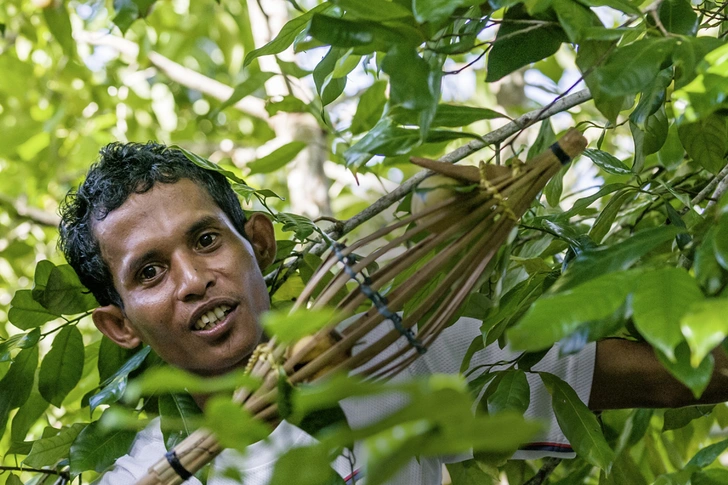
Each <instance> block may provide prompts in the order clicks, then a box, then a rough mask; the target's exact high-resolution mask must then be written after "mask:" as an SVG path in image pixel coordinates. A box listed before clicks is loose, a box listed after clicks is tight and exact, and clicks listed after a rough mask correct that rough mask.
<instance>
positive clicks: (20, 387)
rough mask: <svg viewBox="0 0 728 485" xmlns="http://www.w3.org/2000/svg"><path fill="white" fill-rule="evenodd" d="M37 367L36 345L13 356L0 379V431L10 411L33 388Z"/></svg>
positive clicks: (23, 402)
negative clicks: (5, 372) (11, 361)
mask: <svg viewBox="0 0 728 485" xmlns="http://www.w3.org/2000/svg"><path fill="white" fill-rule="evenodd" d="M36 367H38V347H37V346H33V347H30V348H28V349H23V350H21V351H20V352H18V355H16V356H15V361H14V362H13V363H12V364H11V365H10V369H9V370H8V372H7V374H5V376H4V377H3V378H2V380H0V396H2V397H3V398H2V399H0V433H4V432H5V425H7V422H8V415H9V414H10V411H11V410H13V409H15V408H17V407H20V406H22V405H23V404H25V402H26V401H27V400H28V397H29V396H30V391H31V390H32V389H33V380H34V379H35V369H36Z"/></svg>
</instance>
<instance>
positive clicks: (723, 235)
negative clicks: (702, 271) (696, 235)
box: [712, 214, 728, 270]
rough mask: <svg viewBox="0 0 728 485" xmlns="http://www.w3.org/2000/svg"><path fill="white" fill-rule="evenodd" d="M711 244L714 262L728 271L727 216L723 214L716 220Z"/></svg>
mask: <svg viewBox="0 0 728 485" xmlns="http://www.w3.org/2000/svg"><path fill="white" fill-rule="evenodd" d="M712 242H713V244H712V246H713V251H714V254H715V260H716V261H717V262H718V264H720V265H721V266H722V267H723V269H726V270H728V214H723V215H721V216H720V219H718V227H717V228H716V229H715V236H714V237H713V241H712Z"/></svg>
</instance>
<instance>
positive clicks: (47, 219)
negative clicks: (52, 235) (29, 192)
mask: <svg viewBox="0 0 728 485" xmlns="http://www.w3.org/2000/svg"><path fill="white" fill-rule="evenodd" d="M0 204H2V205H4V206H6V207H7V208H8V209H10V210H11V211H13V212H14V213H15V214H17V215H18V216H19V217H23V218H25V219H28V220H30V221H33V222H35V223H36V224H38V225H41V226H49V227H58V224H59V223H60V222H61V218H60V217H58V216H57V215H56V214H53V213H50V212H46V211H44V210H42V209H38V208H37V207H29V206H28V204H27V202H26V201H25V200H24V199H11V198H10V197H8V196H6V195H3V194H0Z"/></svg>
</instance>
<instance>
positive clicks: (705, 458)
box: [687, 440, 728, 468]
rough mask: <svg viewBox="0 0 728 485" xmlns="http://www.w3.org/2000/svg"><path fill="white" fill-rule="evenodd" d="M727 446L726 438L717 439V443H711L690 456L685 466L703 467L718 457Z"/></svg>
mask: <svg viewBox="0 0 728 485" xmlns="http://www.w3.org/2000/svg"><path fill="white" fill-rule="evenodd" d="M727 448H728V440H723V441H719V442H718V443H713V444H712V445H708V446H706V447H705V448H703V449H702V450H700V451H698V452H697V453H695V455H694V456H693V457H692V458H690V461H689V462H688V464H687V466H691V465H692V466H696V467H698V468H705V467H706V466H708V465H710V464H711V463H713V462H714V461H715V459H716V458H718V457H719V456H720V455H721V454H723V452H724V451H725V450H726V449H727Z"/></svg>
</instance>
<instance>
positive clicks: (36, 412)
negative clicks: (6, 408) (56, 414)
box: [10, 389, 48, 443]
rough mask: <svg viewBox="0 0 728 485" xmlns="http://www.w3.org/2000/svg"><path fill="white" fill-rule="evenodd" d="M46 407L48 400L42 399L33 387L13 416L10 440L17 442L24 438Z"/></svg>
mask: <svg viewBox="0 0 728 485" xmlns="http://www.w3.org/2000/svg"><path fill="white" fill-rule="evenodd" d="M46 409H48V402H46V400H45V399H43V397H42V396H41V395H40V392H38V390H37V389H33V390H32V391H31V393H30V396H29V397H28V400H27V401H25V404H23V405H22V406H20V409H18V412H17V413H15V416H14V417H13V424H12V427H11V433H10V438H11V441H13V442H14V443H18V442H21V441H23V440H25V437H26V435H27V434H28V431H30V428H31V427H32V426H33V424H35V422H36V421H37V420H38V419H39V418H40V417H41V416H43V414H44V413H45V410H46Z"/></svg>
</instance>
